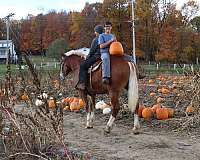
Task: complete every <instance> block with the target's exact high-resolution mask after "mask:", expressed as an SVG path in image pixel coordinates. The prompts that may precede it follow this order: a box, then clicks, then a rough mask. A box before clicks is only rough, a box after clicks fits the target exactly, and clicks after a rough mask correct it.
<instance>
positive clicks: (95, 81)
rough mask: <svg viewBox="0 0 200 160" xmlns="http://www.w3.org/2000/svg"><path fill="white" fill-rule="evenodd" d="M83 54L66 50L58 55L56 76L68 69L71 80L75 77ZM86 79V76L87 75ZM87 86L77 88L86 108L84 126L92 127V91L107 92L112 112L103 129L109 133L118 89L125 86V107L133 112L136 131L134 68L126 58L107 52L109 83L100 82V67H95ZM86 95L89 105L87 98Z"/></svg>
mask: <svg viewBox="0 0 200 160" xmlns="http://www.w3.org/2000/svg"><path fill="white" fill-rule="evenodd" d="M83 57H84V54H81V52H76V51H73V50H72V51H70V52H68V53H66V54H65V56H63V57H62V62H61V70H60V76H61V77H64V76H67V75H68V74H69V73H70V72H72V73H73V75H74V84H76V83H77V81H78V76H79V69H80V63H81V61H83V60H84V58H83ZM88 79H89V76H88ZM90 81H91V86H92V87H91V86H89V83H88V86H87V89H86V91H80V95H81V97H82V98H83V99H84V101H85V104H86V106H85V109H86V112H87V123H86V128H92V127H93V124H92V122H93V120H94V108H95V96H96V94H108V95H109V97H110V99H111V105H112V113H111V116H110V119H109V121H108V122H107V125H106V128H105V132H107V133H109V132H110V130H111V128H112V126H113V122H114V120H115V118H116V116H117V114H118V111H119V109H120V107H119V100H118V99H119V96H120V93H121V91H122V90H123V89H124V88H126V89H128V107H129V109H130V111H131V112H132V113H133V114H134V127H133V131H134V133H137V131H138V129H139V128H140V124H139V117H138V108H139V105H138V80H137V73H136V68H135V65H134V64H133V63H130V62H127V61H126V60H124V59H123V58H122V57H117V56H111V84H110V85H104V84H103V83H102V70H101V67H99V68H98V69H97V70H96V71H94V72H92V76H91V78H90ZM88 95H89V97H90V98H89V100H90V102H91V103H90V105H89V102H88Z"/></svg>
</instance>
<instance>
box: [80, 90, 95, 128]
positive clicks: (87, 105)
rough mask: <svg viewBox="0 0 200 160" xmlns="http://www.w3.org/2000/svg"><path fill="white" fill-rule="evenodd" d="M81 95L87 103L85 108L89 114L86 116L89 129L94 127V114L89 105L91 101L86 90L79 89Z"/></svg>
mask: <svg viewBox="0 0 200 160" xmlns="http://www.w3.org/2000/svg"><path fill="white" fill-rule="evenodd" d="M79 95H80V97H81V98H82V99H83V101H84V103H85V110H86V114H87V118H86V127H85V128H87V129H90V128H93V126H92V123H91V122H92V120H91V119H92V115H91V111H90V107H89V102H88V99H87V93H86V92H85V91H79Z"/></svg>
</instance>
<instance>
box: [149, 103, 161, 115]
mask: <svg viewBox="0 0 200 160" xmlns="http://www.w3.org/2000/svg"><path fill="white" fill-rule="evenodd" d="M158 108H161V105H160V104H159V103H158V104H155V105H153V107H152V108H151V109H152V112H153V113H156V110H157V109H158Z"/></svg>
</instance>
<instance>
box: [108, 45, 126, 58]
mask: <svg viewBox="0 0 200 160" xmlns="http://www.w3.org/2000/svg"><path fill="white" fill-rule="evenodd" d="M109 52H110V55H116V56H123V54H124V49H123V47H122V44H121V43H120V42H112V43H111V45H110V49H109Z"/></svg>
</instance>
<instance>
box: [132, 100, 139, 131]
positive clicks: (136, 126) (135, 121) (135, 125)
mask: <svg viewBox="0 0 200 160" xmlns="http://www.w3.org/2000/svg"><path fill="white" fill-rule="evenodd" d="M138 109H139V103H137V106H136V109H135V111H134V127H133V133H134V134H139V129H140V123H139V116H138Z"/></svg>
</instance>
